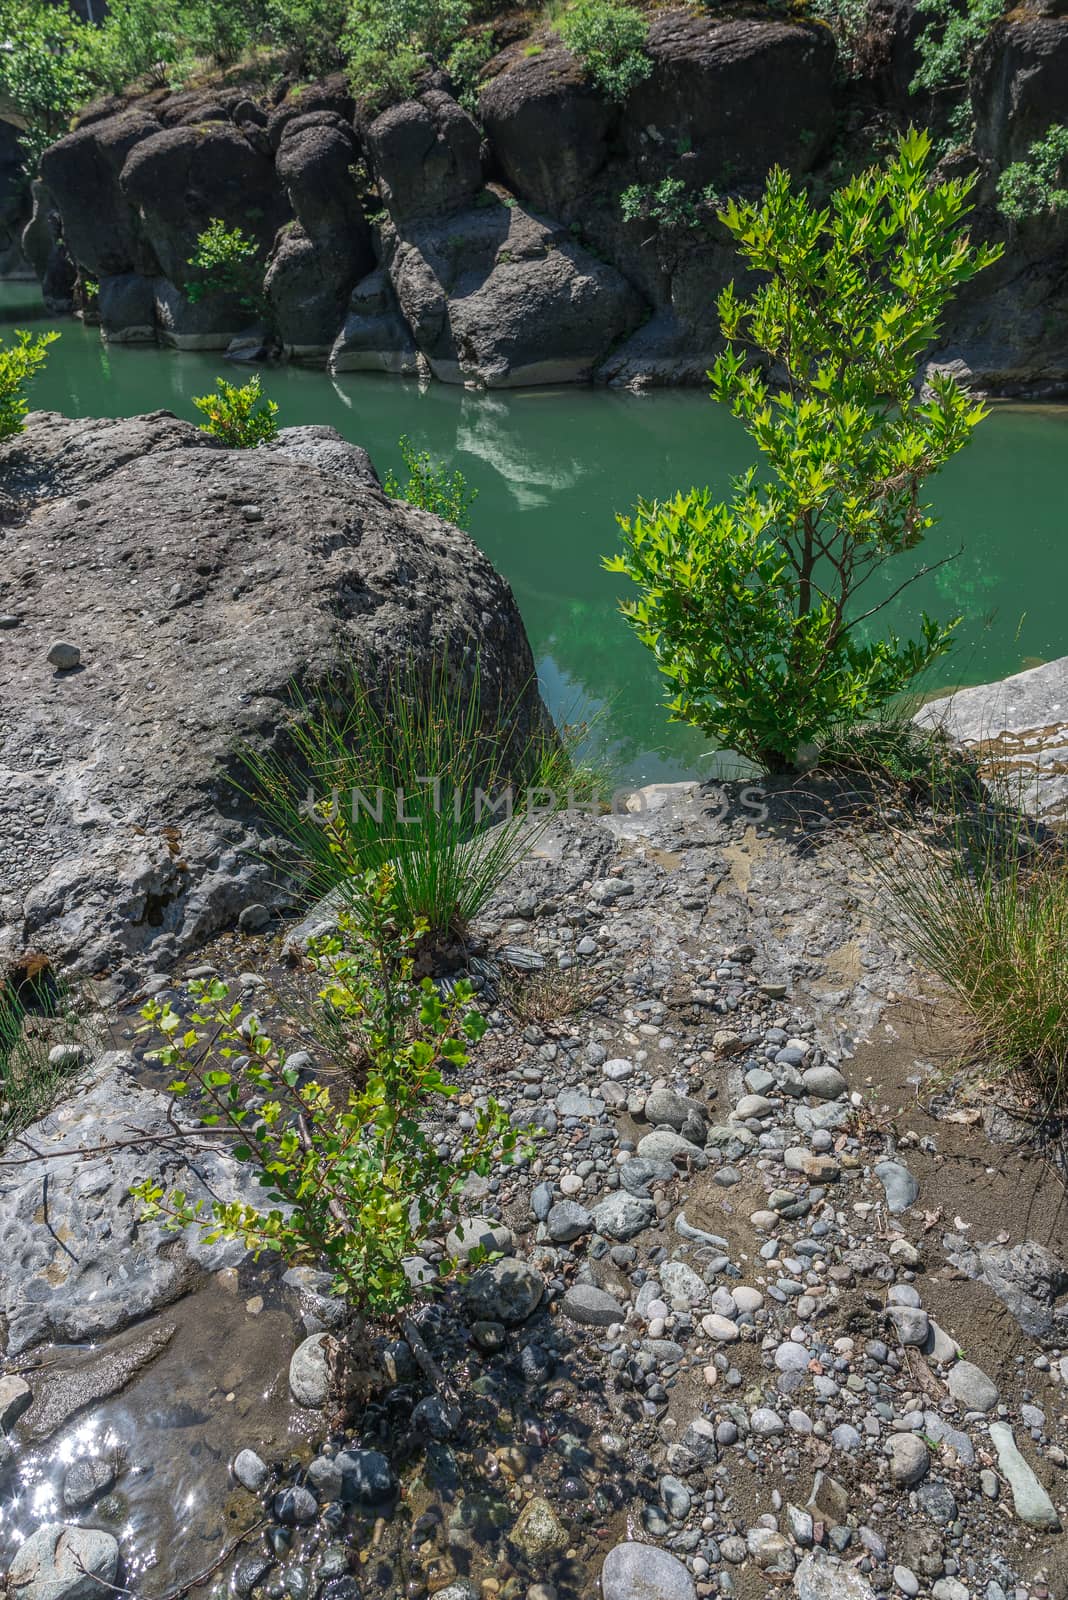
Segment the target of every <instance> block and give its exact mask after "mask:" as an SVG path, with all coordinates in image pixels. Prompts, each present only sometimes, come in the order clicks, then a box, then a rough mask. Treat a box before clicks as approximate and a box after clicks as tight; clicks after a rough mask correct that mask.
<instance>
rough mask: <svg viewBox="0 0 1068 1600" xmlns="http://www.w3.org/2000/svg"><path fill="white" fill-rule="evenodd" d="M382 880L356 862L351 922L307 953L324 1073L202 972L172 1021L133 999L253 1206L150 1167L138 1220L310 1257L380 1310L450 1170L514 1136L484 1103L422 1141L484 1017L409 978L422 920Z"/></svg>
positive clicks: (464, 999) (485, 1168) (454, 1189)
mask: <svg viewBox="0 0 1068 1600" xmlns="http://www.w3.org/2000/svg"><path fill="white" fill-rule="evenodd" d="M392 891H393V879H392V875H391V873H390V871H389V869H388V868H384V869H383V870H382V871H381V872H379V873H378V874H371V875H369V877H368V879H367V881H366V884H365V893H364V895H363V897H362V902H361V903H362V908H363V920H362V923H361V925H360V926H359V927H357V926H356V925H355V924H354V923H353V922H352V921H351V920H349V919H343V922H344V927H343V934H344V941H343V940H342V939H340V938H337V939H331V940H326V941H324V942H323V943H322V944H320V946H319V947H318V949H317V951H316V958H317V961H318V964H319V968H320V972H321V974H322V977H323V980H324V988H323V989H322V991H321V995H320V998H321V1000H322V1001H323V1002H324V1004H325V1006H326V1008H327V1015H328V1017H329V1018H330V1019H331V1020H330V1032H331V1033H332V1034H333V1036H334V1039H335V1042H336V1050H337V1059H336V1061H335V1063H334V1065H333V1068H332V1070H331V1073H330V1080H329V1081H327V1082H314V1081H313V1082H307V1081H305V1080H304V1079H303V1078H302V1076H301V1073H300V1072H299V1071H298V1069H297V1067H296V1066H290V1065H289V1064H288V1063H287V1061H286V1057H285V1053H284V1051H283V1050H282V1049H280V1048H279V1047H278V1046H277V1045H276V1044H275V1043H274V1042H273V1041H272V1040H271V1039H269V1038H268V1037H267V1035H266V1034H264V1033H262V1032H261V1031H260V1029H259V1027H258V1026H257V1024H256V1022H255V1019H254V1018H245V1019H244V1020H242V1008H241V1006H240V1005H233V1004H231V1003H230V998H229V989H228V987H227V985H226V984H224V983H222V982H220V981H219V980H218V979H213V980H212V981H211V982H206V983H205V982H199V981H193V982H192V983H191V984H190V992H191V994H192V995H193V998H194V1010H193V1013H192V1016H191V1017H190V1019H189V1024H188V1025H186V1024H185V1023H184V1022H183V1021H182V1019H181V1018H180V1017H179V1016H178V1014H177V1013H176V1012H175V1011H174V1010H173V1009H172V1008H171V1006H170V1004H169V1002H167V1003H164V1004H160V1003H159V1002H158V1001H152V1002H150V1003H149V1005H147V1006H146V1007H145V1009H144V1012H143V1015H144V1017H145V1019H146V1021H147V1023H148V1024H149V1025H150V1027H151V1028H153V1029H155V1030H158V1031H159V1032H160V1033H162V1035H163V1038H164V1043H163V1045H162V1046H161V1047H160V1049H159V1050H158V1051H157V1052H156V1054H157V1057H158V1059H159V1060H160V1061H162V1063H163V1065H164V1066H166V1067H168V1068H169V1069H171V1070H172V1071H173V1072H174V1073H175V1074H176V1076H175V1078H174V1081H173V1082H172V1083H171V1085H170V1093H171V1094H172V1095H173V1096H174V1097H175V1098H179V1099H184V1100H188V1101H191V1102H192V1103H193V1107H194V1109H195V1110H196V1111H197V1112H198V1113H199V1114H200V1117H201V1120H202V1122H203V1123H204V1125H205V1126H206V1127H208V1128H215V1129H218V1130H219V1131H220V1133H223V1134H230V1135H231V1136H232V1137H233V1138H234V1141H235V1142H234V1144H233V1146H232V1147H231V1153H232V1154H233V1156H234V1157H235V1158H236V1159H237V1160H238V1161H242V1162H245V1163H247V1164H248V1165H249V1166H250V1167H251V1168H252V1169H254V1170H255V1172H256V1174H257V1178H258V1182H259V1184H260V1185H261V1186H262V1189H263V1191H264V1194H263V1202H264V1203H263V1205H262V1206H257V1205H254V1204H252V1203H251V1202H240V1201H223V1200H214V1201H212V1202H211V1203H210V1204H205V1203H204V1202H202V1201H200V1200H192V1199H190V1197H189V1196H188V1195H186V1194H185V1193H184V1191H182V1190H173V1191H171V1192H170V1193H169V1194H168V1193H166V1192H165V1191H164V1189H163V1187H162V1185H161V1184H159V1183H157V1182H156V1181H154V1180H153V1179H146V1180H144V1181H142V1182H140V1183H138V1184H137V1185H136V1186H135V1187H134V1190H133V1193H134V1195H135V1196H136V1198H137V1199H139V1200H140V1201H141V1203H142V1215H143V1217H144V1218H145V1219H146V1220H148V1221H163V1222H164V1223H165V1224H167V1225H169V1226H171V1227H173V1228H187V1227H192V1228H196V1229H198V1230H199V1231H200V1232H201V1233H202V1234H203V1235H204V1236H206V1238H207V1239H208V1240H209V1242H210V1241H214V1240H216V1239H240V1240H241V1242H242V1243H243V1244H244V1246H245V1248H246V1249H248V1250H251V1251H253V1252H254V1253H256V1254H259V1252H261V1251H264V1250H266V1251H270V1252H274V1253H277V1254H278V1255H280V1256H282V1258H283V1259H284V1260H286V1261H288V1262H294V1263H296V1262H307V1263H309V1264H311V1265H314V1266H321V1267H325V1268H326V1269H328V1270H329V1271H330V1272H331V1273H332V1274H333V1278H334V1285H335V1288H336V1290H337V1291H338V1292H339V1293H340V1294H343V1295H345V1296H346V1297H347V1298H348V1300H349V1301H350V1303H351V1304H352V1305H353V1306H354V1308H355V1309H357V1310H359V1311H362V1312H365V1313H370V1314H375V1313H377V1314H380V1315H381V1314H388V1313H390V1312H394V1311H396V1310H398V1309H399V1308H400V1307H401V1306H403V1305H404V1304H405V1303H406V1301H408V1300H409V1299H410V1298H411V1294H412V1289H411V1285H410V1284H409V1282H408V1279H407V1277H406V1275H405V1272H404V1260H405V1257H407V1256H412V1255H415V1254H416V1253H417V1247H418V1241H419V1240H421V1239H422V1238H424V1237H425V1236H426V1235H427V1234H428V1233H431V1232H433V1231H434V1230H435V1229H436V1228H437V1227H439V1226H440V1225H441V1224H442V1223H443V1222H444V1221H445V1219H446V1218H447V1217H448V1216H449V1215H450V1213H451V1211H452V1209H453V1208H454V1207H455V1205H456V1201H457V1197H458V1195H459V1191H460V1189H461V1188H462V1186H463V1183H464V1181H465V1179H466V1178H468V1177H470V1176H471V1175H472V1174H474V1173H478V1174H481V1175H485V1174H486V1173H488V1172H489V1171H490V1170H491V1169H496V1168H498V1167H499V1166H500V1165H502V1164H507V1163H509V1162H511V1161H512V1160H513V1159H514V1157H515V1155H516V1153H517V1152H518V1147H519V1146H518V1136H517V1133H516V1130H515V1129H514V1128H513V1127H512V1126H511V1124H510V1122H509V1120H508V1118H507V1116H506V1115H505V1114H504V1112H503V1111H502V1110H501V1108H500V1107H499V1106H498V1105H497V1104H496V1102H495V1101H493V1100H488V1101H487V1102H486V1104H485V1105H483V1106H476V1108H475V1110H474V1114H473V1117H472V1124H473V1126H472V1127H471V1130H470V1131H469V1132H467V1133H465V1134H462V1135H461V1136H460V1139H459V1141H458V1148H457V1149H456V1150H455V1153H454V1154H453V1155H452V1156H448V1157H447V1156H442V1155H440V1154H439V1153H438V1138H439V1136H438V1135H437V1134H435V1132H434V1130H433V1127H432V1126H431V1125H430V1124H429V1121H428V1119H429V1118H430V1117H431V1116H433V1114H434V1113H435V1112H437V1113H438V1114H439V1115H440V1113H441V1110H442V1109H443V1106H444V1103H445V1102H446V1101H447V1100H448V1099H450V1098H451V1097H453V1096H454V1095H455V1094H456V1093H457V1092H458V1091H457V1088H456V1086H455V1084H454V1083H451V1082H449V1081H448V1078H447V1077H446V1076H445V1075H446V1074H449V1075H450V1076H455V1075H456V1074H458V1073H460V1072H461V1071H462V1070H463V1068H464V1067H465V1066H466V1064H467V1059H468V1050H469V1047H470V1045H471V1044H472V1043H474V1042H476V1041H477V1040H478V1039H480V1038H481V1037H482V1034H483V1033H484V1032H485V1027H486V1024H485V1021H484V1020H483V1018H482V1016H481V1014H480V1013H479V1012H478V1011H477V1010H476V1009H475V1008H474V1005H473V995H472V990H471V987H470V985H469V984H467V983H459V984H457V985H456V986H455V987H454V988H453V989H452V991H451V992H450V994H449V997H448V998H447V999H446V1000H442V999H441V997H440V996H439V994H438V992H437V990H436V988H435V987H434V985H433V983H432V982H431V980H430V979H429V978H426V979H424V980H423V981H422V982H417V981H416V979H415V976H414V962H413V950H414V949H415V946H416V944H417V943H418V941H419V939H420V938H421V937H422V935H423V934H424V933H425V927H424V926H422V925H418V924H417V925H416V926H415V927H414V928H413V929H411V930H410V931H405V929H404V926H403V922H401V921H398V918H397V910H396V905H395V902H394V899H393V893H392Z"/></svg>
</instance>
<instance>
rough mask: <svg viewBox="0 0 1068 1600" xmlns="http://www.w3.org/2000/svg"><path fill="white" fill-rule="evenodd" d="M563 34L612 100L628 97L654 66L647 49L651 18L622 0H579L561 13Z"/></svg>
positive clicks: (572, 50)
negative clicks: (649, 19) (646, 41)
mask: <svg viewBox="0 0 1068 1600" xmlns="http://www.w3.org/2000/svg"><path fill="white" fill-rule="evenodd" d="M558 29H559V33H560V37H561V38H562V39H563V41H564V43H565V44H566V45H567V48H568V49H569V50H570V51H571V52H572V54H573V55H576V56H577V57H578V58H579V60H580V61H581V62H582V65H583V66H584V67H585V69H586V71H587V72H588V73H589V75H590V77H591V78H592V79H593V81H594V83H595V84H596V85H597V87H598V88H599V89H600V90H601V91H602V92H603V93H604V94H606V95H607V96H608V98H609V99H610V100H625V99H626V98H627V96H628V94H629V93H630V91H631V90H632V89H633V88H634V86H635V84H638V83H641V81H642V79H643V78H647V77H648V76H649V74H650V72H652V70H653V63H652V61H651V60H650V58H649V57H648V56H647V55H646V53H645V40H646V37H647V35H648V32H649V25H648V21H647V19H646V17H645V15H644V13H643V12H641V11H639V10H638V9H637V7H635V6H629V5H625V4H623V3H621V0H579V3H578V4H577V5H576V6H575V7H574V9H573V10H571V11H568V12H566V13H565V14H564V16H563V17H561V19H560V22H559V24H558Z"/></svg>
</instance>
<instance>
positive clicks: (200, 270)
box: [185, 217, 263, 311]
mask: <svg viewBox="0 0 1068 1600" xmlns="http://www.w3.org/2000/svg"><path fill="white" fill-rule="evenodd" d="M188 265H189V268H190V271H191V275H190V278H189V281H188V283H187V284H186V291H185V292H186V294H187V295H188V297H189V299H190V300H191V301H193V303H194V304H196V303H197V302H198V301H200V300H204V299H206V298H207V297H208V296H209V295H213V294H229V295H236V296H237V298H238V299H239V300H240V302H241V304H242V306H243V307H244V308H245V309H246V310H247V311H257V310H259V309H260V306H261V302H262V282H263V269H262V267H261V265H260V247H259V245H258V244H257V243H256V241H255V239H253V238H250V237H249V235H248V234H246V233H245V232H243V230H242V229H241V228H227V226H226V224H225V222H223V220H222V218H221V217H213V218H212V219H211V221H210V222H209V224H208V226H207V227H206V228H205V229H204V231H203V233H200V234H198V235H197V247H196V250H195V251H194V252H193V254H192V255H191V256H190V257H189V261H188Z"/></svg>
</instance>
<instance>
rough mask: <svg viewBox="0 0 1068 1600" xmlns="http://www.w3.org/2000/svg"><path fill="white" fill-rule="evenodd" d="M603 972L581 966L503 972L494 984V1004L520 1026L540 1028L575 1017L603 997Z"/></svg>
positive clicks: (605, 980) (605, 977)
mask: <svg viewBox="0 0 1068 1600" xmlns="http://www.w3.org/2000/svg"><path fill="white" fill-rule="evenodd" d="M610 981H611V979H610V977H609V975H608V974H607V973H604V972H591V971H589V970H588V969H587V968H585V967H580V966H574V967H563V968H561V967H552V966H545V967H536V968H534V969H533V970H531V971H527V972H515V971H512V970H510V969H505V970H504V971H503V972H502V973H501V977H500V980H499V983H498V991H497V1003H498V1005H499V1006H500V1008H501V1010H502V1011H506V1012H507V1013H508V1015H509V1016H511V1017H512V1018H513V1019H514V1020H515V1021H516V1022H517V1023H518V1024H519V1026H520V1027H523V1028H525V1027H528V1026H529V1025H530V1024H531V1023H536V1024H538V1025H544V1024H545V1023H550V1022H562V1021H563V1019H564V1018H565V1017H573V1016H577V1015H578V1013H579V1012H581V1011H585V1010H587V1009H588V1007H589V1006H591V1005H592V1004H593V1002H594V1001H595V1000H597V999H599V998H600V996H601V995H602V994H604V992H605V990H606V988H607V987H608V985H609V983H610Z"/></svg>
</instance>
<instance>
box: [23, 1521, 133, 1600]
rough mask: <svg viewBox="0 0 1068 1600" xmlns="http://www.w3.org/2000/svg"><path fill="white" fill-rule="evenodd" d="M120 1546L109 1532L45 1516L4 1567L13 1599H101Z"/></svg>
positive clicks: (114, 1571)
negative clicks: (43, 1520)
mask: <svg viewBox="0 0 1068 1600" xmlns="http://www.w3.org/2000/svg"><path fill="white" fill-rule="evenodd" d="M118 1570H119V1546H118V1542H117V1540H115V1539H113V1538H112V1536H111V1534H110V1533H104V1532H103V1531H102V1530H100V1529H97V1528H78V1527H72V1526H69V1525H68V1524H66V1523H62V1522H46V1523H45V1524H44V1526H43V1527H40V1528H38V1529H37V1531H36V1533H33V1534H31V1535H30V1537H29V1538H28V1539H27V1540H26V1541H25V1543H23V1544H21V1545H20V1546H19V1548H18V1549H17V1550H16V1552H15V1556H14V1559H13V1561H12V1563H11V1566H10V1568H9V1569H8V1574H7V1582H8V1592H9V1594H10V1595H11V1597H12V1600H100V1596H101V1595H103V1594H106V1593H107V1590H108V1589H109V1588H111V1587H113V1586H114V1583H115V1578H116V1576H117V1574H118Z"/></svg>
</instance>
